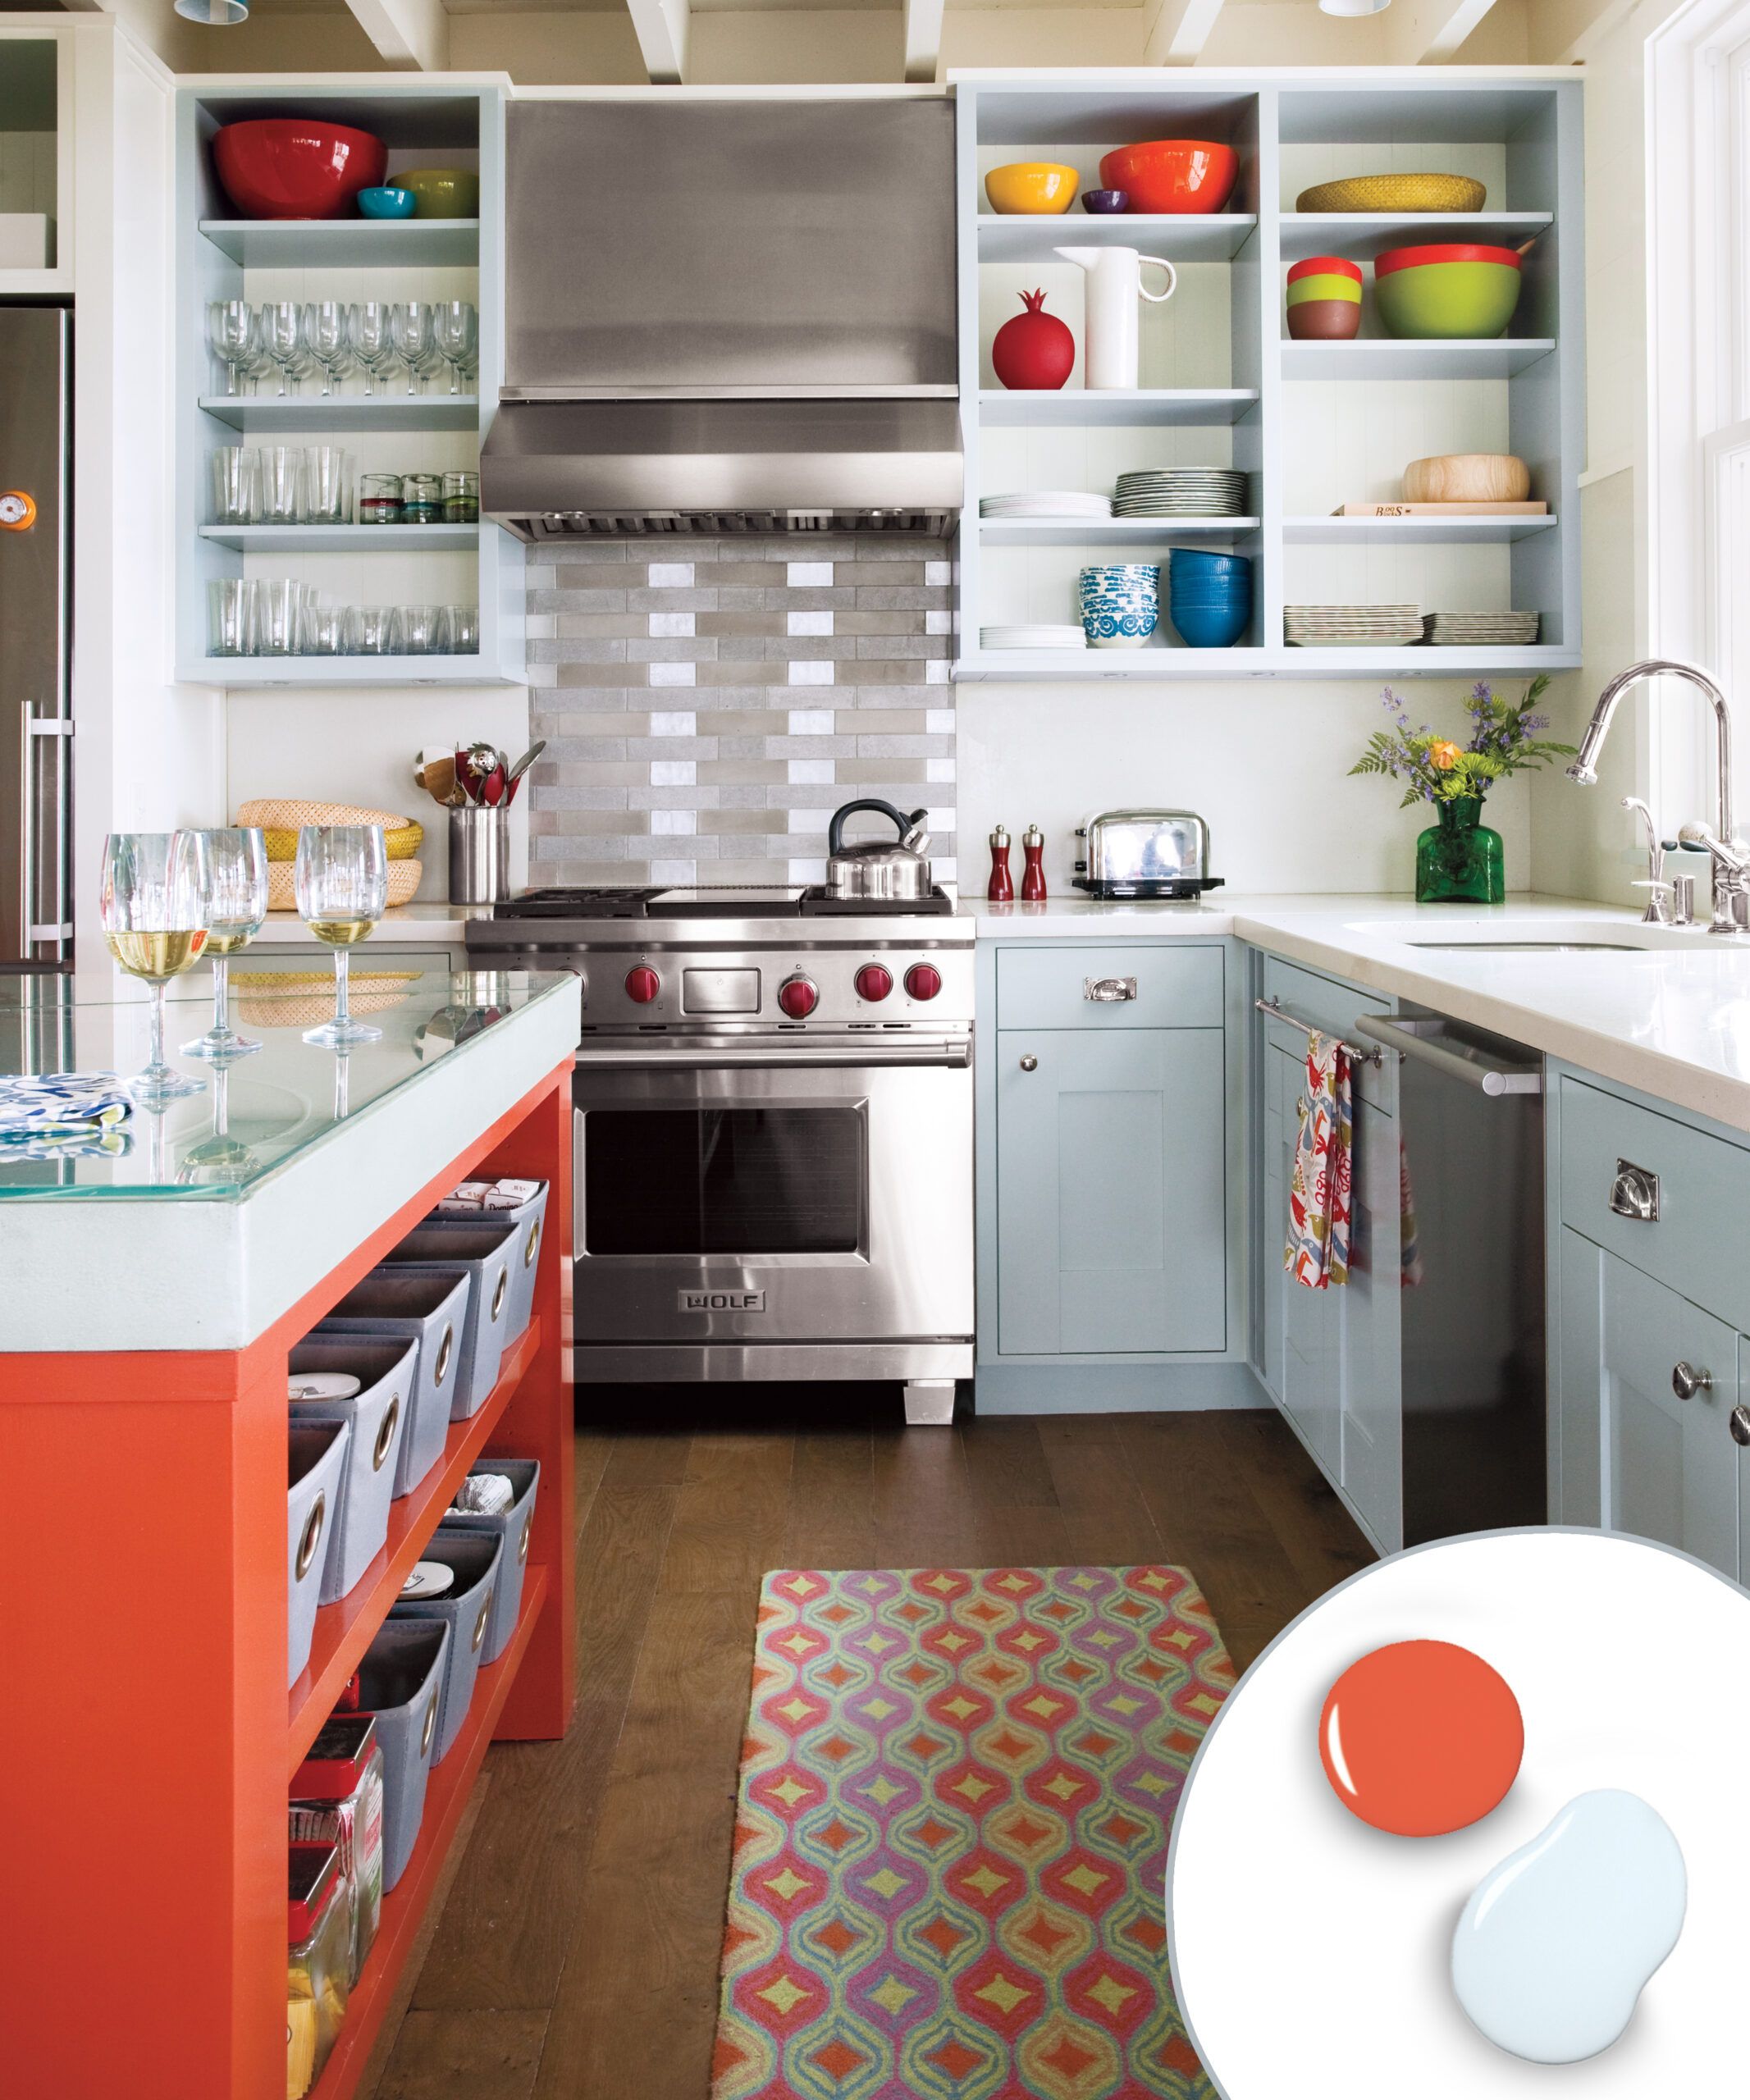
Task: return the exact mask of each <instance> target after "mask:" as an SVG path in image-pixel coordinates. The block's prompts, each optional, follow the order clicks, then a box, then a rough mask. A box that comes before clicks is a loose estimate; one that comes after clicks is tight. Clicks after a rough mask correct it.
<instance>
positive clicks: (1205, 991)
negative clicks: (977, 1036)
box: [997, 941, 1223, 1028]
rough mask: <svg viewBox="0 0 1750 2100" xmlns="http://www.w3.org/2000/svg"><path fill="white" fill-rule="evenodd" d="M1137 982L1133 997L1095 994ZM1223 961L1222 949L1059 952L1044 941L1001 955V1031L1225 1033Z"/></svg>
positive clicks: (1128, 945) (1138, 945)
mask: <svg viewBox="0 0 1750 2100" xmlns="http://www.w3.org/2000/svg"><path fill="white" fill-rule="evenodd" d="M1114 979H1116V980H1117V982H1119V983H1120V984H1128V983H1129V982H1130V981H1131V980H1132V979H1134V980H1135V987H1136V993H1135V998H1117V999H1112V1000H1100V999H1097V998H1093V997H1091V996H1090V986H1092V985H1097V984H1103V983H1108V982H1111V981H1112V980H1114ZM1222 982H1223V979H1222V951H1221V950H1220V949H1219V948H1217V947H1149V946H1147V945H1145V943H1142V942H1140V941H1131V942H1125V943H1122V944H1119V945H1116V946H1114V947H1099V948H1094V947H1080V946H1077V947H1059V946H1058V944H1057V943H1055V942H1046V941H1040V942H1039V943H1036V944H1035V946H1033V947H1026V948H1003V949H1002V950H1001V951H1000V952H998V956H997V1020H998V1026H999V1027H1002V1028H1219V1027H1221V1026H1222V1020H1223V1015H1222Z"/></svg>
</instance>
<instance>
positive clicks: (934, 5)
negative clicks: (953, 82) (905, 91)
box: [905, 0, 947, 80]
mask: <svg viewBox="0 0 1750 2100" xmlns="http://www.w3.org/2000/svg"><path fill="white" fill-rule="evenodd" d="M946 5H947V0H905V35H906V71H905V77H906V78H907V80H934V78H935V76H936V72H937V69H938V67H939V65H940V63H941V59H942V15H943V11H944V7H946Z"/></svg>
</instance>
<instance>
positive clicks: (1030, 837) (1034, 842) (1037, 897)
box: [1021, 824, 1045, 904]
mask: <svg viewBox="0 0 1750 2100" xmlns="http://www.w3.org/2000/svg"><path fill="white" fill-rule="evenodd" d="M1021 851H1022V853H1023V854H1024V855H1025V856H1026V863H1027V865H1026V871H1025V872H1024V873H1023V874H1022V875H1021V902H1023V903H1024V904H1043V903H1044V902H1045V834H1044V832H1042V831H1041V830H1040V829H1039V826H1038V825H1037V824H1029V825H1028V826H1027V828H1026V830H1025V831H1024V832H1023V833H1021Z"/></svg>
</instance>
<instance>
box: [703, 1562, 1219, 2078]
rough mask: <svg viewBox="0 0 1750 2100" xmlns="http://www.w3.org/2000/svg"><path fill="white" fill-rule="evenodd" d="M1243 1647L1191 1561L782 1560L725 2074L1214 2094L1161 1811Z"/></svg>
mask: <svg viewBox="0 0 1750 2100" xmlns="http://www.w3.org/2000/svg"><path fill="white" fill-rule="evenodd" d="M1232 1675H1233V1673H1232V1667H1231V1664H1230V1663H1229V1661H1228V1659H1227V1653H1226V1651H1225V1650H1224V1649H1223V1648H1222V1642H1221V1637H1220V1635H1219V1633H1218V1632H1217V1631H1216V1628H1215V1625H1214V1623H1213V1620H1212V1619H1211V1618H1210V1616H1209V1607H1208V1606H1207V1605H1205V1604H1204V1600H1203V1598H1202V1596H1201V1595H1200V1594H1199V1591H1198V1588H1197V1586H1196V1584H1195V1582H1194V1581H1193V1580H1192V1578H1191V1577H1190V1574H1189V1573H1187V1572H1186V1570H1185V1569H1184V1568H984V1569H973V1570H966V1569H956V1568H914V1569H910V1570H905V1571H899V1570H893V1569H881V1570H876V1571H874V1572H863V1573H835V1574H829V1573H820V1572H811V1571H803V1570H795V1569H788V1570H783V1571H779V1572H778V1573H772V1574H769V1575H767V1576H766V1577H765V1582H764V1583H763V1584H762V1586H761V1596H760V1613H759V1628H758V1637H757V1641H756V1650H755V1658H754V1670H753V1698H752V1712H751V1714H750V1718H749V1721H748V1728H747V1739H746V1742H745V1744H744V1746H743V1752H742V1771H741V1787H740V1796H739V1801H738V1813H737V1817H736V1834H735V1858H734V1865H733V1874H732V1879H731V1882H730V1888H729V1917H728V1922H727V1924H726V1926H725V1929H724V1960H723V1992H722V2002H721V2007H720V2012H719V2015H718V2026H717V2043H716V2051H715V2061H714V2066H713V2082H712V2100H1145V2096H1160V2095H1166V2096H1169V2097H1170V2100H1191V2097H1192V2096H1195V2100H1206V2096H1209V2095H1211V2094H1212V2093H1213V2087H1212V2086H1211V2084H1210V2083H1209V2079H1208V2078H1207V2077H1206V2076H1205V2075H1204V2071H1203V2070H1202V2067H1201V2066H1200V2065H1199V2063H1198V2061H1197V2058H1196V2056H1195V2053H1194V2052H1193V2051H1192V2049H1191V2047H1190V2043H1189V2042H1188V2041H1187V2040H1186V2035H1185V2030H1184V2028H1183V2026H1182V2025H1181V2022H1180V2020H1179V2016H1178V2012H1177V2007H1176V2006H1175V2005H1174V2003H1173V1997H1172V1982H1171V1979H1170V1977H1169V1974H1168V1971H1167V1952H1166V1932H1165V1929H1164V1927H1163V1910H1164V1887H1165V1880H1166V1868H1167V1833H1168V1830H1169V1828H1170V1827H1171V1824H1172V1812H1173V1808H1174V1806H1175V1804H1176V1803H1177V1800H1178V1796H1179V1792H1180V1789H1181V1786H1182V1785H1183V1783H1184V1779H1185V1774H1186V1767H1187V1766H1188V1765H1189V1764H1190V1760H1191V1757H1192V1755H1193V1754H1194V1753H1195V1751H1196V1748H1197V1746H1198V1744H1199V1742H1200V1741H1201V1739H1202V1737H1203V1733H1204V1729H1205V1728H1207V1727H1208V1726H1209V1721H1210V1719H1211V1717H1212V1716H1213V1714H1214V1713H1215V1712H1216V1710H1217V1709H1218V1706H1219V1705H1220V1703H1221V1701H1222V1696H1223V1694H1224V1693H1225V1691H1227V1688H1228V1687H1229V1686H1230V1685H1231V1682H1232Z"/></svg>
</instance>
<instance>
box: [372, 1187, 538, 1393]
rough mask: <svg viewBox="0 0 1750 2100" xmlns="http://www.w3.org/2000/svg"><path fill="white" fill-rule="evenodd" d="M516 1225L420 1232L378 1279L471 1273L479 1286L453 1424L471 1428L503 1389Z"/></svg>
mask: <svg viewBox="0 0 1750 2100" xmlns="http://www.w3.org/2000/svg"><path fill="white" fill-rule="evenodd" d="M515 1237H516V1227H515V1226H514V1225H490V1226H475V1228H474V1230H473V1231H472V1232H452V1231H450V1230H449V1229H448V1227H447V1226H431V1225H420V1226H414V1230H412V1231H411V1232H409V1234H408V1235H407V1237H406V1238H405V1239H404V1240H403V1241H402V1242H401V1244H400V1246H399V1247H396V1248H395V1249H392V1250H391V1252H390V1253H387V1254H386V1255H384V1257H383V1258H382V1265H381V1267H378V1268H377V1270H375V1271H373V1273H374V1274H375V1275H377V1276H382V1275H385V1274H388V1275H400V1273H401V1272H402V1271H404V1270H409V1269H410V1270H412V1271H414V1272H415V1273H416V1274H418V1273H420V1272H423V1271H433V1272H437V1271H445V1270H452V1269H458V1268H460V1269H465V1270H466V1271H467V1272H468V1279H469V1281H470V1283H471V1284H472V1285H473V1288H472V1290H470V1292H469V1294H468V1321H467V1326H466V1329H465V1331H464V1335H463V1339H462V1361H461V1363H460V1366H459V1368H458V1369H457V1372H456V1383H455V1391H454V1392H453V1393H452V1394H451V1395H450V1420H451V1421H452V1422H465V1421H466V1420H467V1419H468V1417H469V1416H470V1415H471V1414H477V1413H479V1411H480V1410H481V1408H482V1407H484V1406H485V1405H486V1403H487V1395H489V1394H490V1393H491V1390H492V1388H493V1387H494V1386H496V1384H497V1383H498V1367H499V1364H500V1362H501V1361H502V1359H503V1357H504V1354H505V1325H506V1322H507V1321H508V1319H509V1313H510V1264H511V1262H512V1260H513V1258H514V1249H513V1247H512V1244H511V1243H512V1241H513V1240H514V1239H515Z"/></svg>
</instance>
